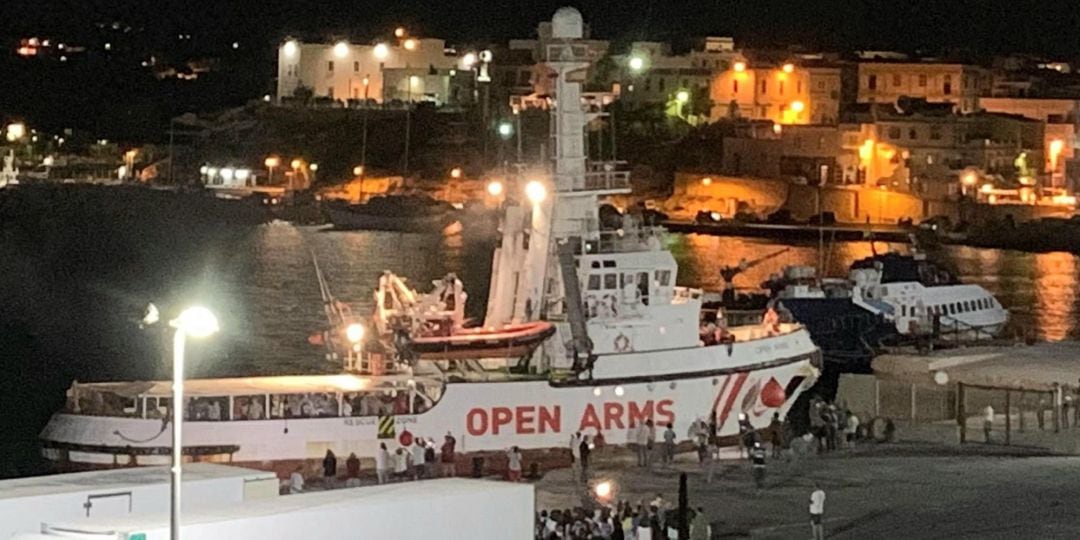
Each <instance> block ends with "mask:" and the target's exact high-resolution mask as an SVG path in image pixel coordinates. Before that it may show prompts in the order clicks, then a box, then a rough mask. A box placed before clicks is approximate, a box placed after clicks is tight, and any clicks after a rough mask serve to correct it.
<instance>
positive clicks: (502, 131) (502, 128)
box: [499, 122, 514, 139]
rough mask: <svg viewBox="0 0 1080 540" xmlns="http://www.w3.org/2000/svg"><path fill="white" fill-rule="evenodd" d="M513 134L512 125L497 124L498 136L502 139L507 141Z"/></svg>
mask: <svg viewBox="0 0 1080 540" xmlns="http://www.w3.org/2000/svg"><path fill="white" fill-rule="evenodd" d="M513 134H514V124H511V123H510V122H499V136H500V137H502V138H504V139H509V138H510V137H511V136H512V135H513Z"/></svg>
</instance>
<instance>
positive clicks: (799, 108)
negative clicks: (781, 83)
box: [791, 101, 806, 113]
mask: <svg viewBox="0 0 1080 540" xmlns="http://www.w3.org/2000/svg"><path fill="white" fill-rule="evenodd" d="M791 110H792V111H794V112H797V113H801V112H803V111H804V110H806V104H805V103H803V102H801V101H792V102H791Z"/></svg>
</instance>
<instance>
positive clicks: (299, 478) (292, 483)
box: [289, 465, 304, 493]
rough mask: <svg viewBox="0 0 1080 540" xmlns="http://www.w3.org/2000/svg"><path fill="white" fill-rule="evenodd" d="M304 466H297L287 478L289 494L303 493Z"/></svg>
mask: <svg viewBox="0 0 1080 540" xmlns="http://www.w3.org/2000/svg"><path fill="white" fill-rule="evenodd" d="M303 471H304V466H303V465H297V466H296V469H295V470H294V471H293V472H292V475H291V476H289V493H303V492H304V473H303Z"/></svg>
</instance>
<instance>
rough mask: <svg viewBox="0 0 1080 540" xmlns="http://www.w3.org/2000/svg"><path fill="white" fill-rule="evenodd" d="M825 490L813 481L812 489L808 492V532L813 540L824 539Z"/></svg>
mask: <svg viewBox="0 0 1080 540" xmlns="http://www.w3.org/2000/svg"><path fill="white" fill-rule="evenodd" d="M824 517H825V491H824V490H822V489H821V486H819V485H818V484H817V482H814V491H813V493H811V494H810V533H811V534H812V535H813V536H812V538H813V540H825V525H824V523H822V522H823V521H824Z"/></svg>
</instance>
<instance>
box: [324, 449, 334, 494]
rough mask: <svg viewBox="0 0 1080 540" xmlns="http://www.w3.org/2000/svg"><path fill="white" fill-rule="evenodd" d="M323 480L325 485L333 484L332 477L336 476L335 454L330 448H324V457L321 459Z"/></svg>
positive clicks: (331, 485)
mask: <svg viewBox="0 0 1080 540" xmlns="http://www.w3.org/2000/svg"><path fill="white" fill-rule="evenodd" d="M322 468H323V482H325V483H326V487H333V486H334V478H335V477H336V476H337V456H335V455H334V452H333V451H332V450H330V449H327V450H326V457H324V458H323V460H322Z"/></svg>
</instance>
